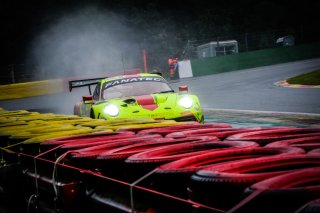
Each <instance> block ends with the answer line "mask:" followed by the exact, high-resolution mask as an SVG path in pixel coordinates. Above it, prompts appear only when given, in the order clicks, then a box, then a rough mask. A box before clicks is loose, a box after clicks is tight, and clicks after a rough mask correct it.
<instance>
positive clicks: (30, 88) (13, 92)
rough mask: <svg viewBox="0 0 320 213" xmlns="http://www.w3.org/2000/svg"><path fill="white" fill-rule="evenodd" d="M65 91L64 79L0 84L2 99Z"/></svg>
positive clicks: (0, 97)
mask: <svg viewBox="0 0 320 213" xmlns="http://www.w3.org/2000/svg"><path fill="white" fill-rule="evenodd" d="M63 91H65V83H64V80H62V79H54V80H45V81H33V82H26V83H18V84H7V85H0V94H1V96H0V100H10V99H17V98H27V97H33V96H40V95H49V94H54V93H60V92H63Z"/></svg>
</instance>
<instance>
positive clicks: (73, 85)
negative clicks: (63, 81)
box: [69, 77, 107, 94]
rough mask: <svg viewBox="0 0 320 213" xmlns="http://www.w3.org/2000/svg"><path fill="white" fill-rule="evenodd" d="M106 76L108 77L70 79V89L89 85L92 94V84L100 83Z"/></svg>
mask: <svg viewBox="0 0 320 213" xmlns="http://www.w3.org/2000/svg"><path fill="white" fill-rule="evenodd" d="M105 78H107V77H104V78H91V79H83V80H74V81H69V91H70V92H71V91H72V89H73V88H77V87H85V86H88V87H89V91H90V94H91V88H90V86H91V85H95V84H98V83H99V82H100V81H101V80H102V79H105Z"/></svg>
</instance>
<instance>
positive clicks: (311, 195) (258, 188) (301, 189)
mask: <svg viewBox="0 0 320 213" xmlns="http://www.w3.org/2000/svg"><path fill="white" fill-rule="evenodd" d="M245 194H246V195H247V197H246V198H245V199H244V200H243V201H241V202H240V203H239V204H238V205H236V206H235V207H234V208H233V209H232V210H231V212H294V211H296V210H298V209H299V208H301V206H303V205H304V204H306V203H308V202H310V201H312V200H315V199H317V198H319V195H320V167H314V168H308V169H299V170H297V171H294V172H290V173H287V174H283V175H279V176H276V177H273V178H269V179H266V180H264V181H261V182H258V183H255V184H253V185H252V186H250V187H249V188H247V190H246V192H245ZM318 210H320V208H319V203H318ZM299 212H301V211H299ZM318 212H319V211H318Z"/></svg>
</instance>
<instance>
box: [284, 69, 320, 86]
mask: <svg viewBox="0 0 320 213" xmlns="http://www.w3.org/2000/svg"><path fill="white" fill-rule="evenodd" d="M287 82H288V83H289V84H304V85H320V70H315V71H313V72H310V73H306V74H302V75H298V76H295V77H293V78H289V79H288V80H287Z"/></svg>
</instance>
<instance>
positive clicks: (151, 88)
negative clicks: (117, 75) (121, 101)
mask: <svg viewBox="0 0 320 213" xmlns="http://www.w3.org/2000/svg"><path fill="white" fill-rule="evenodd" d="M166 92H174V91H173V90H172V89H171V87H170V86H169V85H168V84H167V83H165V82H156V81H142V82H131V83H126V84H118V85H115V86H112V87H108V88H103V89H102V92H101V98H102V100H109V99H114V98H122V97H129V96H140V95H149V94H152V93H166Z"/></svg>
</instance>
